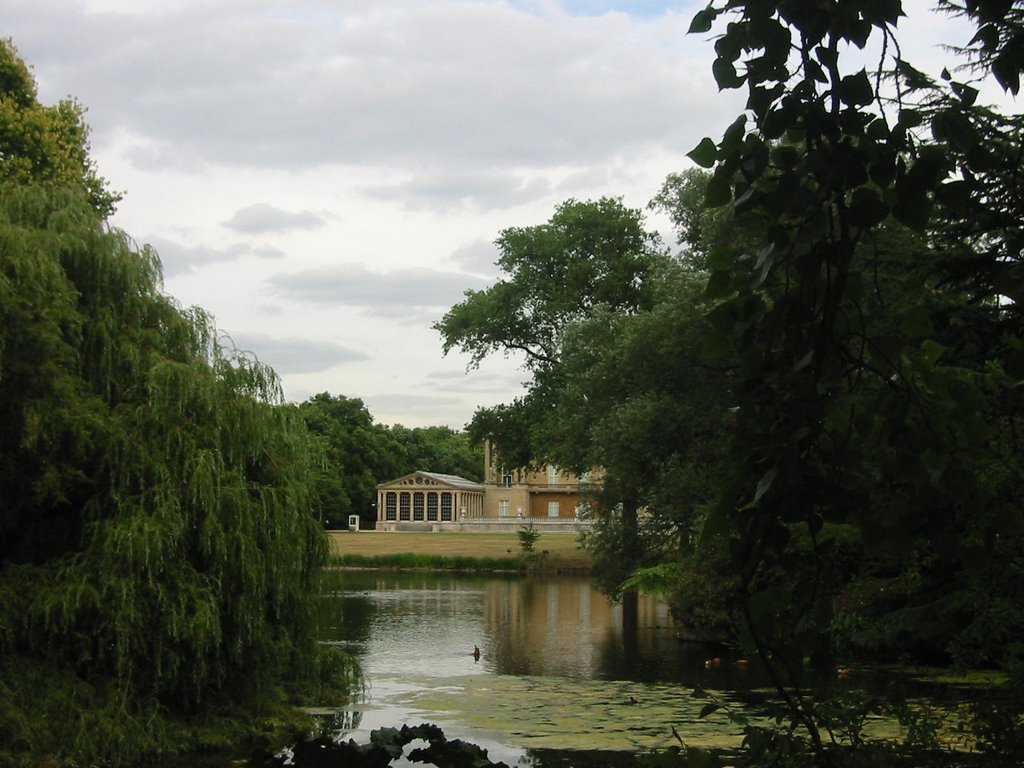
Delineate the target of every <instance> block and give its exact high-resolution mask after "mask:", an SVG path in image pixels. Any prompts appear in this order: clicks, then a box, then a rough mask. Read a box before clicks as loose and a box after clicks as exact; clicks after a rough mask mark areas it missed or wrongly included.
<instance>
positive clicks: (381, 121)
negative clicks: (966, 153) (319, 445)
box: [4, 0, 950, 426]
mask: <svg viewBox="0 0 1024 768" xmlns="http://www.w3.org/2000/svg"><path fill="white" fill-rule="evenodd" d="M704 4H705V3H704V0H699V2H698V1H696V0H690V1H688V2H684V3H667V2H651V1H650V0H629V2H627V1H626V0H344V2H341V1H339V0H256V1H254V0H6V2H5V4H4V34H5V35H10V36H12V38H13V40H14V42H15V44H16V45H17V46H18V48H19V50H20V52H21V53H22V55H23V56H24V57H25V59H26V61H27V62H28V63H29V64H30V65H31V66H32V68H33V72H34V73H35V75H36V77H37V79H38V81H39V91H40V98H41V100H43V101H44V102H50V103H52V102H54V101H56V100H58V99H60V98H63V97H64V96H65V94H68V93H71V94H74V95H75V96H76V97H77V98H78V100H79V101H80V102H81V103H82V104H84V105H85V106H86V107H87V108H88V110H89V111H88V114H87V119H88V121H89V122H90V123H91V125H92V127H93V134H92V144H93V148H94V157H95V158H96V159H97V161H98V164H99V171H100V173H101V174H102V175H104V176H105V177H107V178H109V179H110V180H111V183H112V186H113V188H115V189H126V190H127V197H126V198H125V200H124V201H123V202H122V203H121V205H120V207H119V211H118V213H117V215H116V216H115V218H114V220H113V223H114V224H115V225H116V226H120V227H122V228H123V229H125V231H127V232H128V233H129V235H132V236H134V237H136V238H137V239H139V240H140V241H146V242H151V243H152V244H153V245H154V246H155V247H156V248H157V250H158V252H159V253H160V255H161V258H162V260H163V262H164V267H165V275H166V278H167V280H166V283H167V287H168V291H169V292H170V293H172V294H173V295H174V296H175V297H176V298H178V299H179V301H180V302H181V303H182V304H184V305H190V304H198V305H200V306H202V307H204V308H206V309H207V310H209V311H210V312H211V313H212V314H213V315H214V316H215V317H216V318H217V319H218V322H220V323H222V324H223V327H224V328H225V329H226V330H227V331H228V332H229V333H230V334H231V335H232V336H233V337H235V338H236V339H238V340H242V341H244V342H245V343H246V344H248V345H251V347H252V348H253V350H254V351H255V352H256V354H257V355H259V356H260V357H261V359H265V360H266V361H267V362H270V363H271V364H272V365H274V366H275V368H276V369H277V370H278V372H279V373H280V374H281V376H282V379H283V382H284V386H285V390H286V392H287V394H288V396H289V397H290V398H292V399H301V398H302V397H305V396H309V395H312V394H314V393H316V392H322V391H331V392H335V393H338V394H346V395H349V396H358V397H362V398H363V399H364V401H365V402H366V403H367V404H368V406H369V407H370V409H371V412H372V413H373V414H374V416H375V417H376V418H377V419H378V420H379V421H383V422H385V423H387V422H391V421H401V422H402V423H406V424H409V425H411V426H414V425H417V424H440V423H446V424H450V425H452V426H461V425H462V424H464V423H465V422H466V421H467V420H468V419H469V417H470V416H471V415H472V413H473V411H474V410H475V408H476V407H477V406H478V405H489V404H494V403H496V402H501V401H506V400H509V399H511V398H512V397H514V396H515V395H516V394H517V393H518V392H519V391H521V388H520V382H521V379H522V374H521V373H519V372H517V371H516V370H515V364H514V361H505V360H500V359H499V360H496V361H493V363H492V362H491V361H486V362H485V365H484V366H483V367H482V368H481V369H480V370H479V371H473V372H471V373H470V374H469V375H468V376H467V375H466V373H465V362H466V361H465V359H463V358H460V357H459V356H457V355H451V356H449V357H446V358H445V357H442V355H441V343H440V339H439V338H438V335H437V333H436V332H434V331H433V330H431V328H430V323H431V322H432V321H433V320H436V319H437V318H438V317H440V315H441V314H442V313H443V312H444V311H445V309H447V308H448V307H450V306H451V305H452V304H453V303H455V302H457V301H459V300H460V299H461V298H462V295H463V292H464V291H465V290H466V289H469V288H481V287H483V286H484V285H486V283H487V282H488V281H489V280H493V279H494V277H495V276H496V274H497V272H496V269H495V268H494V266H493V263H494V261H495V259H496V258H497V255H498V254H497V252H496V250H495V249H494V246H493V245H492V243H493V241H494V240H495V239H496V238H497V236H498V234H499V232H500V231H501V230H502V229H504V228H506V227H512V226H530V225H533V224H540V223H543V222H544V221H546V220H547V219H548V218H549V217H550V215H551V213H552V212H553V210H554V208H555V205H556V204H557V203H559V202H561V201H562V200H564V199H565V198H567V197H570V196H571V197H575V198H577V199H593V198H597V197H601V196H604V195H611V196H622V197H623V198H624V201H625V202H626V203H627V204H628V205H630V206H634V207H643V206H644V205H645V204H646V203H647V201H648V200H649V199H650V197H651V196H653V195H654V194H655V193H656V192H657V190H658V188H659V186H660V184H661V182H662V180H663V179H664V178H665V176H666V175H667V174H668V173H670V172H672V171H678V170H680V169H682V168H684V167H686V166H687V165H688V162H687V161H686V159H685V153H686V152H687V151H689V150H690V149H691V148H693V147H694V146H695V145H696V144H697V143H698V142H699V141H700V139H701V138H702V137H704V136H712V137H719V136H721V134H722V132H723V131H724V129H725V127H726V126H727V125H728V124H729V123H730V122H731V120H732V118H733V117H734V116H735V115H736V114H738V113H739V112H740V111H741V109H742V99H743V96H742V94H739V93H735V92H726V93H719V92H718V89H717V87H716V86H715V84H714V82H713V80H712V78H711V74H710V72H711V61H712V58H713V47H712V42H711V40H710V39H709V36H687V35H686V29H687V27H688V26H689V20H690V16H691V15H692V13H693V12H695V11H696V10H697V9H698V8H700V7H703V5H704ZM908 7H911V4H908ZM914 8H915V9H916V10H914V16H915V19H913V20H910V21H908V25H907V26H908V30H910V31H909V32H908V38H907V39H906V41H905V44H906V46H908V47H909V46H914V47H915V48H916V49H918V50H921V51H923V54H922V55H935V53H936V49H935V48H933V47H931V48H929V47H927V45H926V43H925V38H927V37H928V36H929V35H930V33H931V32H932V31H933V30H934V29H935V28H941V29H942V30H943V31H944V34H945V33H947V32H948V30H949V29H950V22H948V20H941V19H940V20H938V21H936V20H935V18H929V19H928V20H927V21H926V22H924V23H923V24H921V23H920V22H918V21H917V17H920V16H921V14H920V8H919V7H917V6H914ZM911 21H913V22H914V23H917V24H918V26H916V27H915V26H913V24H912V23H911ZM917 29H924V30H926V31H927V32H928V33H929V34H921V35H917V34H915V33H914V30H917ZM946 37H947V38H948V34H946ZM399 352H400V353H401V354H400V355H398V354H392V353H399ZM396 359H400V360H401V361H402V362H401V365H398V364H396V363H395V362H394V360H396ZM488 365H493V367H491V368H488Z"/></svg>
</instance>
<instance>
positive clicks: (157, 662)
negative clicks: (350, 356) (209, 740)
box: [0, 45, 354, 764]
mask: <svg viewBox="0 0 1024 768" xmlns="http://www.w3.org/2000/svg"><path fill="white" fill-rule="evenodd" d="M12 73H13V75H12ZM19 73H20V74H19ZM0 79H2V80H3V82H4V83H5V85H4V88H5V90H4V91H3V92H2V93H0V97H2V98H0V114H2V115H3V116H4V117H5V119H7V122H6V123H4V124H2V125H0V139H2V141H3V142H4V143H3V147H4V148H3V151H2V153H0V159H2V161H3V162H2V166H0V167H2V170H3V174H2V176H0V488H2V489H3V490H2V495H0V617H2V618H0V654H2V656H3V658H4V663H3V670H4V676H5V677H4V679H3V680H2V683H3V686H4V688H5V689H6V692H7V693H8V694H9V695H8V696H5V697H4V698H5V700H6V701H7V702H8V704H7V705H6V706H5V708H4V710H3V720H2V721H0V732H9V733H11V734H12V738H14V740H15V742H16V743H21V744H24V745H25V746H24V748H25V749H26V750H28V751H37V750H38V752H39V754H40V755H43V754H47V753H48V752H49V751H50V750H53V752H54V753H59V754H60V755H61V757H62V759H67V760H69V761H71V760H84V761H88V762H97V763H101V762H110V763H121V764H131V763H134V762H135V761H137V760H138V759H139V756H140V755H141V754H144V753H146V752H148V751H150V750H152V749H154V748H158V749H159V748H164V747H171V748H181V747H182V746H183V745H182V744H181V742H180V739H173V738H168V737H167V736H166V734H165V733H164V732H162V731H161V729H162V728H164V727H165V725H166V724H162V721H163V720H164V719H165V718H166V719H168V720H174V719H175V718H177V717H180V718H187V717H192V716H196V715H198V714H199V713H202V712H205V711H209V709H210V708H211V707H215V706H220V705H222V704H224V703H225V702H230V701H234V702H241V701H244V702H245V703H246V706H247V707H250V708H251V710H252V714H251V717H253V718H256V717H259V716H260V715H259V710H260V708H261V707H262V706H264V705H268V706H270V705H273V704H274V703H275V701H276V702H277V703H278V704H279V703H280V693H279V690H280V685H281V683H282V681H286V680H296V679H299V678H303V679H306V680H308V681H310V683H311V685H313V686H314V688H316V687H317V686H319V685H320V684H321V683H322V682H323V683H327V684H329V683H330V678H331V676H332V675H333V674H335V673H341V674H342V675H343V677H346V678H347V680H348V681H351V680H352V679H353V673H354V669H353V668H352V667H351V664H347V666H346V662H344V661H342V662H341V666H339V665H338V660H336V659H333V660H332V659H328V658H327V657H326V656H324V655H321V654H320V653H319V652H318V646H317V643H316V632H315V626H314V614H313V610H312V609H313V606H312V599H313V596H314V595H315V592H316V584H317V578H318V574H319V571H320V568H321V566H322V564H323V563H324V562H325V559H326V545H325V542H324V539H323V536H322V531H321V528H320V524H319V520H318V518H317V514H316V499H315V498H314V497H313V496H312V495H311V489H312V488H313V479H314V467H315V466H316V462H317V461H318V460H319V457H318V456H317V454H316V452H315V447H316V446H315V445H314V443H313V442H312V441H311V440H310V439H309V436H308V434H307V432H306V429H305V427H304V425H303V424H302V422H301V420H300V419H299V417H298V414H297V412H296V410H295V409H294V408H292V407H288V406H284V405H282V404H281V392H280V386H279V383H278V380H277V378H276V376H275V375H274V373H273V371H271V370H270V369H269V368H267V367H266V366H264V365H262V364H261V363H259V362H258V361H256V360H254V359H251V358H248V357H246V356H244V355H241V354H238V353H236V352H235V350H234V349H233V348H232V346H231V345H230V342H225V341H224V340H223V337H220V336H219V335H218V333H217V331H216V329H215V327H214V326H213V323H212V321H211V319H210V318H209V317H207V316H206V315H205V314H204V313H203V312H202V311H201V310H198V309H190V310H182V309H181V308H180V307H178V306H177V305H176V304H175V303H174V302H173V301H172V300H171V299H169V298H168V297H167V296H165V295H164V294H163V293H162V292H161V275H160V265H159V261H158V259H157V257H156V254H155V253H153V252H152V251H151V250H149V249H148V248H143V249H141V250H140V249H137V248H136V247H135V246H134V244H133V243H132V242H131V241H130V240H129V238H128V237H127V236H125V235H124V234H123V233H120V232H118V231H114V230H111V229H110V228H109V227H108V226H107V225H106V223H105V221H104V219H103V215H104V214H105V213H106V212H107V210H109V203H110V198H106V199H107V203H103V202H102V198H104V193H103V192H102V185H101V184H100V182H99V181H98V180H97V179H96V177H95V175H94V174H93V172H92V167H91V164H90V163H89V162H88V160H87V153H86V147H85V144H84V139H85V129H84V127H83V126H80V125H79V126H78V128H77V129H76V130H68V131H63V132H62V130H57V129H56V128H55V129H54V131H56V133H52V134H51V133H48V132H47V131H49V130H50V128H48V127H47V126H48V125H49V124H48V123H46V119H49V118H48V117H47V116H49V117H53V116H52V115H51V113H50V112H49V111H48V109H47V108H43V107H40V106H39V105H37V104H36V103H35V97H34V88H32V87H31V82H30V81H29V80H27V79H26V78H25V76H24V65H23V64H21V62H20V61H19V60H17V59H16V57H15V56H14V54H13V49H11V48H10V47H9V46H8V45H3V46H0ZM12 83H13V84H14V85H13V86H12ZM12 88H13V90H12ZM60 109H61V108H58V112H60ZM61 114H64V113H61ZM75 114H76V115H77V113H75ZM12 116H14V117H12ZM15 117H23V118H24V120H23V121H22V122H20V123H19V122H18V121H17V120H15V119H14V118H15ZM44 118H45V119H44ZM65 118H66V119H67V120H70V118H68V117H67V115H65V116H64V117H60V118H59V119H58V118H53V119H54V120H56V121H57V122H56V123H54V125H58V126H64V125H65V123H63V122H61V120H64V119H65ZM76 119H77V118H76ZM34 121H35V122H34ZM39 121H42V123H39ZM72 122H74V121H72ZM37 123H39V124H44V123H45V125H43V127H42V128H39V127H38V126H37ZM76 124H77V123H76ZM51 127H52V126H51ZM20 128H24V130H25V131H26V132H27V135H26V137H20V136H18V135H17V129H20ZM55 137H56V138H55ZM22 139H24V142H27V143H19V142H21V141H22ZM37 151H38V152H42V153H44V155H45V156H46V158H47V159H48V162H42V161H39V160H38V158H36V157H35V155H34V154H33V153H35V152H37ZM19 153H21V154H19ZM61 153H66V156H64V155H62V154H61ZM19 158H21V159H19ZM21 160H25V161H26V162H21ZM16 668H18V669H24V670H26V671H28V670H31V671H32V674H35V675H40V676H43V675H47V674H49V675H50V676H51V677H52V679H53V680H56V681H58V682H57V684H56V685H47V686H44V687H43V688H42V689H41V690H40V691H39V695H38V696H33V695H31V688H30V687H26V686H31V677H30V676H25V677H21V676H12V677H10V678H9V677H8V675H9V674H13V671H14V670H15V669H16ZM325 690H326V689H325ZM12 701H13V702H17V704H15V705H13V706H12V705H11V704H10V702H12ZM69 712H74V713H75V716H73V717H68V716H67V713H69ZM58 716H60V717H61V722H62V725H63V726H64V727H66V731H65V732H63V734H62V735H63V738H61V739H59V740H56V741H54V743H52V744H50V743H39V737H37V736H35V735H33V733H34V732H33V731H27V732H26V730H25V729H24V723H25V722H29V723H32V722H34V721H46V720H47V718H48V717H58ZM248 716H249V715H247V717H248ZM19 723H20V724H19ZM167 727H169V726H167ZM39 733H40V734H44V735H48V736H53V735H54V734H53V732H52V731H51V730H48V729H40V731H39ZM26 739H28V742H26V741H25V740H26ZM19 748H20V747H19Z"/></svg>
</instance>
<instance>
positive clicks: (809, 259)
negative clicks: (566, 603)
mask: <svg viewBox="0 0 1024 768" xmlns="http://www.w3.org/2000/svg"><path fill="white" fill-rule="evenodd" d="M938 5H939V7H940V8H941V9H945V10H947V11H951V12H955V13H960V14H962V15H964V16H966V17H967V18H968V19H970V20H971V21H973V22H974V23H975V24H976V25H977V28H978V34H977V36H976V37H975V38H974V41H973V42H972V43H971V46H970V51H969V53H970V52H973V53H975V54H977V55H976V57H975V62H976V64H977V67H978V69H977V70H975V71H976V72H977V73H978V75H979V76H987V75H992V76H994V78H995V79H996V80H997V81H998V82H999V83H1000V84H1001V85H1003V86H1004V87H1006V88H1008V89H1010V90H1011V91H1015V90H1016V88H1017V87H1018V85H1019V73H1020V70H1021V67H1022V65H1024V52H1022V50H1021V48H1020V39H1021V38H1020V30H1021V14H1020V4H1019V3H1017V2H992V1H988V0H982V1H974V0H972V1H971V2H968V3H966V4H965V5H964V6H962V7H961V6H956V5H953V4H951V3H944V2H940V3H939V4H938ZM902 14H903V10H902V4H901V3H900V2H898V1H897V0H892V1H891V2H882V3H878V2H860V1H859V0H850V1H849V2H845V1H844V2H842V3H824V4H820V3H819V4H816V5H814V6H811V5H809V4H806V3H796V2H787V1H782V2H757V3H754V2H743V0H737V1H735V2H728V3H723V4H711V5H709V6H708V7H707V8H706V9H704V10H703V11H701V12H699V13H698V14H697V15H696V16H695V18H694V20H693V23H692V25H691V31H692V32H706V31H708V30H710V29H711V28H712V27H713V26H714V25H715V24H716V23H717V22H718V21H719V18H720V17H725V18H728V19H729V22H728V23H727V24H726V25H725V26H724V28H723V30H722V34H721V35H720V36H719V37H718V38H717V40H716V42H715V52H716V59H715V62H714V65H713V73H714V76H715V79H716V81H717V82H718V84H719V87H720V88H740V87H745V88H746V89H747V93H748V100H747V104H746V111H745V113H744V114H743V115H741V116H740V117H739V118H738V119H737V120H736V121H735V122H734V123H733V124H732V125H731V126H730V127H729V128H728V129H727V130H726V131H725V133H724V135H723V137H722V139H721V141H719V142H715V141H713V140H711V139H704V140H703V141H702V142H701V143H700V144H699V145H698V147H697V148H696V149H695V150H694V151H693V152H692V153H691V155H690V157H691V158H692V159H693V160H694V161H695V162H697V163H698V164H700V165H702V166H704V167H708V168H711V167H713V168H714V173H713V176H712V178H711V179H710V181H709V183H708V186H707V189H706V202H707V204H708V205H709V206H711V207H719V206H723V205H729V206H730V208H731V210H732V211H733V212H734V213H735V215H737V216H741V217H743V219H744V220H746V221H750V220H752V219H753V220H755V221H757V222H758V227H757V228H758V229H759V230H760V231H761V232H762V233H763V234H762V235H761V237H760V238H759V242H758V243H757V245H756V247H755V248H754V249H751V251H750V252H748V253H746V254H743V255H742V256H740V257H738V258H735V259H731V260H721V261H718V262H717V263H715V264H714V265H713V267H714V270H713V273H712V275H711V278H710V280H709V286H708V291H709V295H710V296H712V297H714V298H717V299H718V306H716V307H715V309H714V310H712V312H711V313H710V316H709V320H710V322H711V324H712V326H713V327H714V328H715V330H716V337H715V339H714V341H713V343H712V345H711V349H713V350H716V351H718V352H719V353H721V354H725V355H730V356H733V355H734V356H735V357H736V359H737V360H738V361H739V363H740V368H739V370H738V372H737V386H736V389H735V391H736V393H737V402H736V405H737V419H736V434H735V440H734V443H733V448H732V451H731V454H732V463H733V467H734V470H733V473H732V477H733V478H735V479H736V480H737V481H738V482H734V483H733V484H731V486H730V487H726V488H723V493H722V496H721V501H720V503H719V505H718V506H717V507H716V511H715V513H714V514H713V515H712V516H710V517H709V519H708V521H707V523H706V525H705V531H704V536H705V538H706V539H709V540H710V539H713V538H716V537H724V538H727V539H728V541H729V544H730V546H729V551H730V553H731V557H732V565H733V569H734V570H735V571H736V573H738V574H739V575H740V579H741V583H740V590H739V593H738V594H739V603H740V609H741V611H742V613H743V615H744V617H745V620H746V621H745V624H746V630H747V638H748V641H749V643H750V645H751V646H753V647H756V648H757V649H758V650H759V651H760V652H761V654H762V656H763V658H764V659H765V661H766V663H768V664H769V667H770V668H771V669H773V670H774V671H775V672H776V674H777V675H778V678H777V681H778V686H779V690H780V692H782V693H783V695H784V696H786V697H787V701H789V703H790V706H791V710H792V713H793V715H792V722H793V730H794V732H795V731H796V730H801V729H802V731H803V733H804V735H805V736H806V737H807V739H808V740H809V744H810V746H811V748H812V750H813V751H814V752H815V753H816V754H817V758H818V759H819V760H822V761H824V760H826V759H829V758H828V756H829V755H830V754H831V752H830V747H829V744H828V742H829V741H830V739H829V738H828V737H827V735H826V734H831V731H829V730H828V728H827V721H825V720H824V719H823V717H822V716H820V713H819V712H818V711H817V710H815V708H814V707H813V706H812V705H811V703H810V702H809V701H808V700H807V699H806V698H805V697H804V696H803V695H802V692H801V679H800V672H799V670H800V666H801V665H800V664H799V660H800V658H802V657H804V656H806V655H808V654H813V653H819V652H827V650H828V648H829V639H830V637H831V634H830V628H831V627H832V626H833V625H834V619H835V614H834V606H835V605H837V603H836V600H835V598H836V597H837V595H838V594H839V593H840V591H841V590H842V589H843V587H844V585H845V584H846V580H847V577H848V575H849V574H847V573H844V572H842V567H841V568H838V569H837V568H836V567H835V566H836V564H842V563H843V559H842V558H837V557H836V556H835V553H836V551H837V547H838V546H839V544H838V543H837V542H839V541H840V540H841V537H837V536H834V535H832V534H833V533H835V532H836V531H837V530H843V529H848V530H851V531H855V532H856V533H857V534H858V535H859V536H860V537H861V539H862V541H863V543H864V548H865V554H866V556H867V557H866V559H867V560H868V566H869V569H870V568H875V569H876V570H874V572H871V571H870V570H869V571H868V573H869V574H871V575H873V576H883V575H886V574H885V570H884V569H885V568H886V567H893V566H894V565H896V564H899V565H897V567H902V568H905V569H906V570H907V571H911V570H912V571H914V573H913V574H909V573H908V575H912V576H913V578H914V579H916V580H917V581H916V583H917V584H919V585H921V587H920V589H917V590H915V591H914V594H913V595H911V596H910V599H911V600H912V607H913V609H914V611H913V612H905V613H904V614H903V617H902V621H903V622H907V621H909V622H910V626H911V632H912V633H916V632H923V631H924V629H925V623H926V622H925V621H923V618H924V617H928V620H929V621H937V622H938V624H939V627H940V629H941V631H942V632H944V633H945V634H946V635H947V637H953V638H958V637H962V636H963V633H964V632H965V631H967V630H968V629H969V628H970V627H972V626H974V624H975V621H976V619H977V618H979V615H978V614H977V613H975V611H974V608H973V607H972V606H970V604H969V600H966V599H965V596H967V595H969V594H971V593H972V589H973V587H972V586H971V585H972V584H975V583H977V579H978V576H979V574H980V573H982V572H983V571H984V572H986V573H989V575H991V573H990V572H989V571H988V569H987V563H990V562H991V558H992V557H998V558H1000V560H1003V561H1004V562H1005V558H1010V562H1017V561H1016V560H1015V558H1016V557H1017V555H1016V554H1014V553H1016V552H1018V551H1019V549H1018V547H1017V546H1016V542H1018V541H1019V536H1020V532H1021V530H1022V526H1021V511H1020V509H1019V505H1018V504H1016V502H1015V501H1014V499H1015V498H1017V494H1018V493H1019V491H1020V489H1021V479H1022V477H1024V475H1022V473H1021V466H1020V463H1019V461H1018V460H1017V459H1015V458H1014V456H1015V455H1019V454H1018V453H1017V452H1018V450H1019V448H1020V446H1019V442H1018V440H1019V438H1018V437H1017V435H1018V434H1019V431H1018V426H1019V409H1018V408H1017V401H1016V398H1015V396H1014V395H1012V394H1011V393H1012V392H1014V391H1015V390H1016V389H1017V386H1018V383H1019V377H1020V371H1021V367H1020V361H1021V358H1020V352H1019V349H1020V345H1019V338H1020V337H1019V328H1020V327H1019V303H1018V302H1017V297H1018V295H1019V288H1020V285H1021V283H1020V280H1019V262H1020V259H1021V255H1022V251H1021V246H1020V243H1021V237H1020V218H1021V217H1020V213H1021V208H1020V203H1021V196H1020V189H1021V185H1020V170H1019V169H1020V166H1019V159H1020V156H1021V155H1020V152H1021V146H1020V136H1021V132H1020V127H1021V120H1020V119H1019V118H1018V117H1003V116H1000V115H997V114H996V113H994V112H993V111H992V110H989V109H985V108H983V107H981V106H980V105H978V104H977V103H976V101H977V97H978V91H977V89H976V88H975V87H974V86H973V85H972V84H971V83H969V82H963V81H959V80H957V79H954V78H953V76H951V75H949V73H948V72H946V73H944V76H943V79H944V83H939V84H937V83H935V82H933V81H932V80H930V79H929V78H928V77H927V76H926V75H924V74H923V73H921V72H920V71H919V70H917V69H916V68H914V67H913V65H912V64H910V63H909V62H907V61H905V60H904V59H903V58H902V56H901V54H900V48H899V44H898V34H897V25H898V22H899V19H900V17H901V16H902ZM871 44H875V48H874V50H876V51H878V52H879V55H880V59H879V62H878V68H877V72H876V73H874V74H872V73H869V72H867V71H866V70H865V69H859V68H858V66H859V65H854V68H853V69H852V70H851V69H848V68H847V67H848V64H847V58H846V51H847V50H849V48H850V47H851V46H852V47H856V48H861V49H863V48H866V47H869V46H870V45H871ZM886 72H891V73H893V75H894V76H893V77H892V78H888V79H887V78H885V77H884V73H886ZM843 567H845V566H843ZM889 575H891V574H889ZM912 580H913V579H912ZM877 607H879V608H881V607H882V606H877ZM883 613H884V614H885V615H886V617H887V618H893V617H894V615H895V613H896V611H889V612H886V611H884V610H883ZM972 614H974V615H973V616H972ZM875 618H876V619H877V620H879V621H881V620H882V618H881V617H878V616H876V617H875ZM1011 620H1012V621H1016V622H1019V620H1020V617H1016V618H1013V619H1011ZM905 625H906V624H905ZM954 644H955V641H954ZM1001 653H1002V654H1003V663H1007V662H1008V663H1009V664H1008V668H1012V667H1013V665H1014V664H1016V661H1015V657H1016V655H1017V651H1015V650H1014V649H1013V647H1012V646H1010V647H1005V648H1003V649H1002V651H1001ZM769 654H771V660H770V659H769ZM759 743H768V742H765V741H762V742H759ZM775 743H779V742H775ZM788 743H791V744H792V743H795V742H792V741H790V742H788Z"/></svg>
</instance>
